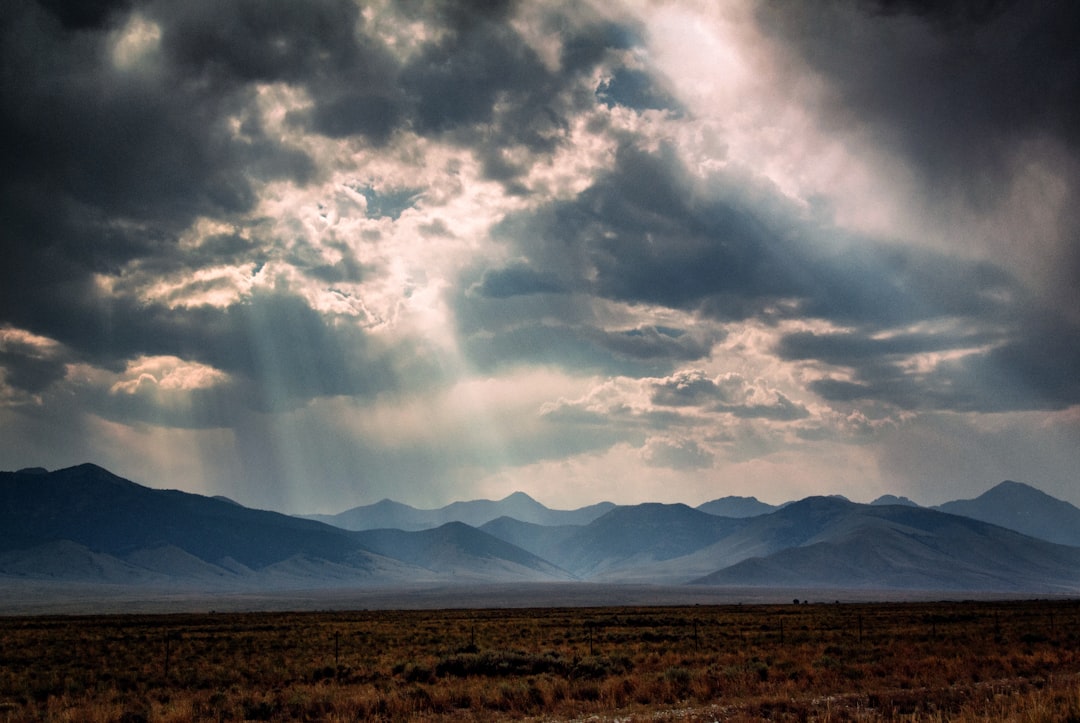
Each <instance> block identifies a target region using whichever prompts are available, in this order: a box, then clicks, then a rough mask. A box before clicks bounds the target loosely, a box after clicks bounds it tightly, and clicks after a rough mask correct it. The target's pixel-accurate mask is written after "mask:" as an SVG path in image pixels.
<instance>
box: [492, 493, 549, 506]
mask: <svg viewBox="0 0 1080 723" xmlns="http://www.w3.org/2000/svg"><path fill="white" fill-rule="evenodd" d="M500 501H501V502H535V503H536V504H540V503H539V502H536V500H535V499H533V498H532V497H530V496H529V495H528V494H526V493H524V492H522V491H520V490H518V491H517V492H511V493H510V494H508V495H507V496H506V497H503V498H502V500H500Z"/></svg>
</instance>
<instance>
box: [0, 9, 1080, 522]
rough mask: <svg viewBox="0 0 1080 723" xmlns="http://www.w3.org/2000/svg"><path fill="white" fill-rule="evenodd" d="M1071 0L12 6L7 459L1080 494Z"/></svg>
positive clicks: (307, 506) (352, 482) (1, 127)
mask: <svg viewBox="0 0 1080 723" xmlns="http://www.w3.org/2000/svg"><path fill="white" fill-rule="evenodd" d="M1077 37H1080V6H1078V5H1076V4H1074V3H1065V2H1049V1H1047V2H1041V1H1039V0H1031V1H1024V2H1000V1H996V0H956V1H955V2H928V1H927V0H808V1H807V2H799V3H787V2H779V1H776V0H773V1H768V0H725V2H722V3H716V2H709V1H706V0H701V1H695V0H640V1H628V2H621V1H619V0H603V1H602V2H589V1H587V0H586V1H584V2H579V1H575V2H561V1H558V0H541V1H536V2H520V3H514V2H500V1H498V0H487V1H483V2H481V1H476V2H454V1H449V0H447V1H440V0H373V1H372V2H354V1H353V0H290V1H289V2H280V3H262V2H256V0H191V1H190V2H183V3H176V2H169V1H167V0H92V1H90V2H73V1H68V0H36V1H34V0H7V1H6V2H4V3H3V6H2V8H0V71H2V72H0V84H2V85H0V251H2V254H3V263H2V264H0V469H18V468H22V467H29V466H42V467H46V468H49V469H56V468H61V467H66V466H70V465H74V464H79V463H82V462H94V463H97V464H99V465H102V466H104V467H106V468H108V469H110V470H112V471H114V472H116V473H117V474H120V475H122V476H124V477H127V478H129V479H132V480H135V481H137V482H141V483H143V484H147V485H149V486H153V487H160V488H176V489H183V490H187V491H191V492H196V493H200V494H214V495H217V494H220V495H226V496H228V497H230V498H232V499H235V500H237V501H239V502H241V503H243V504H246V505H250V506H255V507H261V508H266V509H275V510H281V511H285V512H300V513H306V512H337V511H341V510H344V509H347V508H349V507H353V506H356V505H361V504H369V503H373V502H376V501H378V500H380V499H383V498H391V499H395V500H398V501H401V502H406V503H408V504H412V505H414V506H418V507H429V508H430V507H438V506H441V505H444V504H446V503H449V502H451V501H454V500H465V499H477V498H488V499H497V498H501V497H503V496H506V495H508V494H510V493H511V492H514V491H516V490H520V491H524V492H526V493H528V494H530V495H532V496H533V497H535V498H536V499H538V500H539V501H541V502H543V503H544V504H546V505H548V506H550V507H556V508H573V507H577V506H581V505H585V504H590V503H593V502H598V501H601V500H610V501H613V502H616V503H623V504H632V503H637V502H643V501H658V502H686V503H689V504H699V503H701V502H704V501H707V500H710V499H715V498H718V497H722V496H725V495H752V496H756V497H757V498H759V499H761V500H764V501H767V502H772V503H779V502H782V501H785V500H789V499H795V498H799V497H804V496H807V495H811V494H843V495H845V496H847V497H849V498H851V499H853V500H856V501H869V500H871V499H873V498H875V497H877V496H879V495H881V494H885V493H891V494H897V495H905V496H908V497H910V498H912V499H913V500H915V501H917V502H920V503H922V504H937V503H940V502H944V501H946V500H950V499H959V498H970V497H974V496H976V495H978V494H980V493H981V492H983V491H985V490H986V489H988V488H990V487H991V486H993V485H994V484H997V483H998V482H1000V481H1002V480H1005V479H1013V480H1016V481H1021V482H1026V483H1029V484H1032V485H1034V486H1036V487H1039V488H1040V489H1042V490H1044V491H1046V492H1048V493H1049V494H1052V495H1054V496H1057V497H1060V498H1062V499H1066V500H1068V501H1070V502H1073V503H1074V504H1080V476H1078V470H1080V43H1077V42H1076V38H1077Z"/></svg>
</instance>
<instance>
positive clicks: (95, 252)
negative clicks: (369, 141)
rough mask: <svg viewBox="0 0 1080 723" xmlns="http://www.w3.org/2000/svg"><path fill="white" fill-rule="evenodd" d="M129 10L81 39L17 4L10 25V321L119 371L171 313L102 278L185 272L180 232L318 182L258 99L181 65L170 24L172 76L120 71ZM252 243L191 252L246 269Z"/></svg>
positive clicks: (5, 83)
mask: <svg viewBox="0 0 1080 723" xmlns="http://www.w3.org/2000/svg"><path fill="white" fill-rule="evenodd" d="M56 7H57V6H54V7H53V10H55V9H56ZM65 7H66V6H65ZM100 7H102V8H104V6H100ZM123 7H124V6H123V5H117V6H116V8H117V9H115V10H110V11H109V12H108V13H103V14H102V16H101V20H102V22H101V23H96V22H95V23H90V22H83V21H81V20H80V21H79V23H77V24H78V25H79V29H78V30H74V29H72V27H71V22H67V21H66V20H65V23H61V22H59V21H58V19H57V17H56V16H55V14H54V13H53V12H51V11H50V10H46V9H43V8H41V7H39V6H36V5H34V4H32V3H29V2H16V3H14V4H9V5H7V6H5V9H4V10H3V11H2V12H3V23H2V24H0V34H2V39H0V46H2V48H3V50H2V51H0V52H2V56H0V57H2V63H3V74H2V75H0V84H2V90H0V138H2V141H0V166H2V167H3V171H2V174H0V216H2V217H3V218H4V219H5V223H4V225H3V228H2V229H0V247H2V250H3V252H4V256H5V263H4V264H3V265H2V267H0V314H2V316H3V319H2V321H5V322H7V323H10V324H13V325H15V326H18V327H22V328H25V329H28V330H30V331H33V332H35V333H38V334H42V335H44V336H48V337H51V338H55V339H57V340H59V341H61V342H63V343H64V344H65V345H67V346H68V347H70V349H71V350H72V353H73V354H75V355H76V356H78V357H85V358H103V357H112V358H111V359H107V360H106V363H108V364H110V365H112V366H115V365H116V364H117V363H118V360H119V359H122V358H123V357H122V355H123V354H124V353H127V352H131V351H143V350H144V349H142V348H141V347H144V346H146V345H145V344H141V343H138V342H136V341H135V340H136V338H138V336H139V335H144V334H152V333H154V332H155V330H154V329H152V328H147V325H146V324H145V323H144V322H141V321H139V319H147V318H151V317H153V316H155V315H156V314H157V313H158V312H157V311H155V310H154V309H146V310H142V311H140V310H137V309H135V308H133V304H132V302H130V301H126V300H123V299H120V300H108V299H106V298H105V297H104V295H103V294H102V292H101V291H100V290H99V289H97V288H96V286H95V282H94V280H93V276H94V275H95V274H104V275H106V276H112V275H115V274H116V273H117V272H118V271H119V270H120V269H121V268H122V267H124V266H125V264H127V263H129V262H132V261H134V260H139V261H141V262H144V263H146V264H147V265H148V266H149V267H153V266H154V265H155V264H165V265H166V266H168V265H170V264H176V263H178V254H177V247H176V239H177V236H178V234H179V233H180V232H181V231H182V230H183V229H185V228H186V227H187V226H188V225H189V224H190V223H191V222H192V221H193V220H194V219H195V218H196V217H198V216H209V217H225V218H230V217H235V216H236V215H237V214H243V213H245V212H246V211H248V210H249V209H250V208H251V206H252V204H253V203H254V199H255V191H254V186H253V184H254V183H256V182H258V181H262V180H271V179H278V178H283V179H290V180H293V181H295V182H297V183H303V182H304V181H305V180H306V179H308V178H309V177H310V176H311V174H312V173H313V167H312V163H311V161H310V160H309V159H308V158H307V156H306V155H304V154H303V153H302V152H301V151H299V150H297V149H295V148H291V147H289V146H287V145H283V144H282V143H281V142H280V141H278V140H274V139H270V138H268V137H267V135H266V134H265V132H264V131H263V129H262V127H261V123H260V119H259V118H258V117H257V115H255V114H254V113H253V112H252V111H251V110H250V108H249V104H250V100H251V95H250V93H251V90H250V89H249V88H246V87H244V86H242V85H240V84H236V83H226V82H216V81H215V82H206V81H207V77H208V76H204V75H203V74H202V70H200V71H199V73H195V74H192V73H193V70H192V68H191V67H188V66H185V65H183V63H181V62H179V61H180V60H183V58H180V59H177V58H174V57H172V56H170V54H169V52H168V46H169V42H170V41H171V40H172V39H174V38H175V36H174V35H173V34H172V33H171V30H172V28H171V27H170V26H169V25H168V24H167V23H164V21H163V23H164V25H163V28H162V43H163V46H164V50H163V54H162V56H163V57H162V60H161V62H160V64H158V65H154V64H151V65H152V66H153V67H149V68H147V69H146V70H145V72H143V71H142V70H139V69H136V70H134V71H131V72H128V71H125V70H123V69H117V68H115V67H114V66H113V62H112V58H111V55H110V52H111V51H110V42H111V38H112V36H111V35H110V32H111V31H115V30H117V29H118V28H120V27H121V26H122V25H123V23H124V22H125V21H126V17H125V16H124V15H123V14H122V13H121V12H120V10H121V9H122V8H123ZM176 7H181V6H176ZM182 7H191V6H188V5H186V4H185V5H183V6H182ZM144 9H146V10H147V11H148V12H149V10H150V9H149V8H144ZM61 14H62V13H61ZM65 17H66V16H65ZM61 19H63V18H61ZM105 19H108V22H107V23H105V22H104V21H105ZM178 24H179V23H178ZM232 117H236V118H239V119H240V121H241V122H240V125H239V127H238V128H237V129H234V128H233V126H232V121H231V120H230V118H232ZM241 246H242V243H241V242H240V241H238V240H237V239H231V240H229V239H218V240H213V239H212V240H210V241H209V242H207V244H204V246H203V247H202V248H200V249H199V250H197V251H196V252H194V255H197V256H202V257H203V258H202V262H205V263H209V262H210V261H211V260H212V259H211V258H209V257H210V256H212V255H213V254H215V253H219V254H221V260H223V261H227V260H229V259H233V260H235V259H236V257H237V256H238V254H241V253H243V249H242V248H241ZM256 255H257V254H256ZM183 263H184V264H186V265H189V266H190V265H192V264H197V263H199V262H197V261H196V260H195V259H193V258H192V259H187V260H185V261H184V262H183ZM129 318H134V319H135V323H134V324H133V325H132V327H131V329H132V330H127V329H125V328H124V325H125V324H126V323H127V322H128V321H129ZM136 329H137V330H138V331H135V330H136ZM159 333H160V332H159ZM113 340H117V342H118V347H117V351H116V352H109V351H107V346H108V345H109V344H110V343H111V342H112V341H113ZM118 355H121V356H118Z"/></svg>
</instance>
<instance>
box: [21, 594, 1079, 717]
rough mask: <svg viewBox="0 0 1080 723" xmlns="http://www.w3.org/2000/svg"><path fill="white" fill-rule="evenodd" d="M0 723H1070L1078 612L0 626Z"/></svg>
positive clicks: (803, 608)
mask: <svg viewBox="0 0 1080 723" xmlns="http://www.w3.org/2000/svg"><path fill="white" fill-rule="evenodd" d="M0 640H2V646H0V721H13V722H14V721H19V722H20V723H21V722H22V721H35V720H39V721H110V722H113V721H124V722H126V723H138V722H139V721H147V722H150V721H154V722H156V721H165V722H177V723H179V722H180V721H190V720H215V721H245V720H255V721H260V720H262V721H286V720H289V721H292V720H309V721H360V720H364V721H366V720H388V721H389V720H476V719H479V720H516V719H523V718H533V719H537V720H559V719H574V718H586V717H595V718H597V719H598V720H604V719H614V718H616V717H617V718H619V719H620V720H627V719H630V720H666V719H676V718H678V719H680V720H731V721H749V720H762V719H767V720H776V721H809V720H820V721H824V720H828V721H910V720H926V721H942V720H956V721H984V720H1014V721H1028V722H1037V721H1077V722H1078V723H1080V604H1078V603H1076V602H1071V601H1056V602H1046V601H1035V602H1024V603H1017V602H963V603H903V604H900V603H897V604H875V605H868V604H860V605H854V604H852V605H848V604H844V605H841V604H818V605H787V606H781V605H772V606H765V605H762V606H757V605H755V606H750V605H747V606H737V605H732V606H717V607H708V606H695V607H682V608H678V607H656V608H648V607H641V608H603V609H601V608H592V609H589V608H581V609H533V610H473V611H469V610H442V611H415V612H394V611H383V612H364V611H358V612H337V613H251V614H207V615H154V616H144V615H143V616H141V615H115V616H97V617H37V618H31V617H22V618H0Z"/></svg>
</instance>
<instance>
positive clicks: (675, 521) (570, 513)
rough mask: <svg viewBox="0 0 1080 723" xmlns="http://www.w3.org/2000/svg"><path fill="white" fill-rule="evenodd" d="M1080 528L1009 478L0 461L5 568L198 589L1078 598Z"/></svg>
mask: <svg viewBox="0 0 1080 723" xmlns="http://www.w3.org/2000/svg"><path fill="white" fill-rule="evenodd" d="M717 511H719V512H722V513H724V514H716V512H717ZM380 513H382V514H383V515H384V516H382V517H380V516H379V515H380ZM327 521H333V522H334V523H335V524H328V522H327ZM347 527H353V528H355V529H346V528H347ZM1078 530H1080V509H1077V508H1076V507H1074V506H1073V505H1071V504H1069V503H1067V502H1064V501H1062V500H1057V499H1055V498H1053V497H1050V496H1049V495H1046V494H1044V493H1043V492H1040V491H1039V490H1037V489H1035V488H1033V487H1030V486H1028V485H1024V484H1020V483H1016V482H1004V483H1002V484H1000V485H998V486H996V487H994V488H992V489H991V490H989V491H987V492H986V493H984V494H983V495H981V496H980V497H978V498H975V499H974V500H958V501H956V502H950V503H946V504H944V505H940V506H939V507H938V508H927V507H920V506H918V505H915V504H914V503H913V502H911V501H910V500H907V499H906V498H900V497H893V496H885V497H883V498H879V499H878V500H875V501H874V503H872V504H858V503H855V502H851V501H849V500H847V499H844V498H842V497H808V498H805V499H802V500H796V501H792V502H789V503H786V504H784V505H779V506H773V505H768V504H766V503H762V502H759V501H758V500H756V499H754V498H744V497H733V498H721V499H719V500H714V501H712V502H708V503H705V504H703V505H700V506H699V507H697V508H692V507H689V506H687V505H682V504H659V503H644V504H638V505H626V506H616V505H613V504H611V503H601V504H599V505H592V506H590V507H587V508H581V509H579V510H551V509H548V508H547V507H545V506H543V505H541V504H540V503H539V502H537V501H535V500H533V499H532V498H530V497H528V496H527V495H525V494H523V493H515V494H513V495H510V496H509V497H506V498H504V499H502V500H498V501H491V500H478V501H472V502H459V503H454V504H453V505H449V506H447V507H444V508H440V509H438V510H417V509H416V508H412V507H409V506H407V505H403V504H400V503H396V502H392V501H389V500H384V501H383V502H380V503H376V504H375V505H368V506H365V507H357V508H353V509H352V510H348V511H346V512H344V513H341V514H340V515H332V516H324V517H321V518H319V519H309V518H300V517H293V516H288V515H284V514H279V513H276V512H269V511H263V510H254V509H250V508H247V507H244V506H242V505H240V504H238V503H236V502H234V501H232V500H228V499H225V498H214V497H205V496H201V495H195V494H190V493H185V492H180V491H176V490H158V489H152V488H149V487H144V486H142V485H139V484H136V483H134V482H131V481H128V480H125V479H122V478H120V477H118V476H116V475H114V474H112V473H110V472H108V471H107V470H104V469H102V468H101V467H97V466H95V465H92V464H84V465H79V466H77V467H71V468H68V469H63V470H58V471H55V472H47V471H45V470H42V469H29V470H21V471H19V472H0V580H3V579H4V578H8V579H22V580H37V581H61V582H95V583H108V584H115V585H156V586H180V587H184V588H198V589H205V590H267V589H299V588H358V587H374V586H380V587H393V586H400V585H406V584H414V583H425V584H429V583H430V584H440V585H446V584H450V585H453V584H459V585H462V584H479V583H522V582H530V583H532V582H565V581H589V582H593V583H621V584H625V583H645V584H651V585H699V586H717V587H746V586H751V587H783V588H792V587H794V588H807V589H840V588H843V589H865V590H932V591H936V590H941V591H979V592H1021V593H1032V594H1047V593H1076V592H1078V591H1080V537H1078V536H1077V534H1078V532H1077V531H1078Z"/></svg>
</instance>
